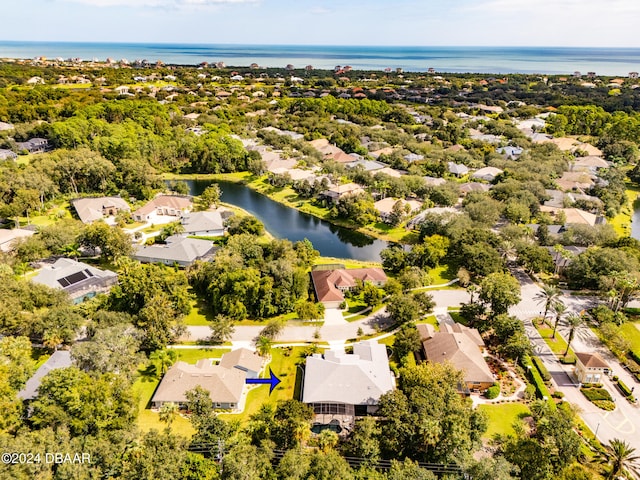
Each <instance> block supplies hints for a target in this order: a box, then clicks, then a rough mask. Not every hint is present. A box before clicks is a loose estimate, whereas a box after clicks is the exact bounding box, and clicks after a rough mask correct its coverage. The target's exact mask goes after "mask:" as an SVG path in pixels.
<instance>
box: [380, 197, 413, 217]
mask: <svg viewBox="0 0 640 480" xmlns="http://www.w3.org/2000/svg"><path fill="white" fill-rule="evenodd" d="M397 202H400V204H401V205H402V207H403V211H405V208H406V207H407V206H408V212H407V214H413V213H415V212H417V211H418V210H420V209H421V208H422V202H421V201H419V200H402V199H397V198H392V197H387V198H383V199H382V200H378V201H377V202H376V203H374V204H373V206H374V207H375V209H376V210H377V211H378V213H379V214H380V219H381V220H382V221H383V222H389V221H390V220H392V217H393V207H394V205H395V204H396V203H397Z"/></svg>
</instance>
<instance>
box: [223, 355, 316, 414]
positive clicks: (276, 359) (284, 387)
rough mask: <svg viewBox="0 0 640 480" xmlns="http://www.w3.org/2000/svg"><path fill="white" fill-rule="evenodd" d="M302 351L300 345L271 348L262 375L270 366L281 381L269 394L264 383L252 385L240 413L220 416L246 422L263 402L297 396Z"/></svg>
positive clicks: (275, 402) (300, 379)
mask: <svg viewBox="0 0 640 480" xmlns="http://www.w3.org/2000/svg"><path fill="white" fill-rule="evenodd" d="M304 351H305V348H302V347H291V348H272V349H271V362H270V363H269V365H268V367H267V372H266V373H263V374H262V377H264V378H266V377H268V375H269V368H271V369H272V370H273V373H274V374H275V375H276V376H277V377H278V378H279V379H280V380H281V383H280V384H279V385H278V386H277V387H276V388H275V390H274V391H273V392H272V393H271V395H269V387H268V386H266V385H258V386H255V387H252V388H251V390H250V391H249V394H248V395H247V400H246V404H245V408H244V410H243V411H242V413H239V414H232V413H223V414H221V415H220V418H222V419H224V420H232V419H239V420H240V421H242V422H246V421H247V420H248V419H249V417H250V416H251V415H253V414H254V413H256V412H257V411H258V410H259V409H260V406H261V405H262V404H264V403H270V404H272V405H275V404H277V403H278V401H280V400H289V399H292V398H297V397H296V394H297V393H299V391H300V388H301V383H300V382H301V381H302V377H301V370H300V368H298V367H297V364H298V363H303V362H304V360H303V356H302V354H303V352H304Z"/></svg>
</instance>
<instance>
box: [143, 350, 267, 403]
mask: <svg viewBox="0 0 640 480" xmlns="http://www.w3.org/2000/svg"><path fill="white" fill-rule="evenodd" d="M230 354H232V357H233V358H231V359H226V358H225V357H226V356H227V355H230ZM252 355H254V356H256V357H257V355H255V354H252ZM237 358H239V359H240V360H241V362H242V364H246V363H247V362H249V360H248V359H249V358H250V357H249V355H248V354H241V355H237V354H235V353H234V352H229V353H225V354H224V355H223V356H222V358H221V359H220V363H219V364H215V363H214V362H215V360H214V359H212V358H205V359H202V360H199V361H198V362H197V363H196V364H195V365H193V364H189V363H186V362H183V361H179V362H176V363H175V364H174V365H173V366H171V368H169V370H168V371H167V373H165V375H164V377H162V380H161V381H160V384H159V385H158V388H157V389H156V391H155V393H154V394H153V397H152V398H151V405H152V406H153V407H154V408H161V407H162V405H164V404H165V403H168V402H172V403H175V404H177V405H178V406H179V407H181V408H188V407H189V405H188V399H187V395H186V394H187V392H188V391H190V390H193V389H194V388H195V387H197V386H200V387H202V388H204V389H205V390H207V391H208V392H209V398H210V399H211V403H212V404H213V406H214V408H219V409H223V410H235V411H242V410H243V409H244V399H245V398H246V395H243V392H244V390H245V384H246V379H247V378H251V377H248V371H247V370H244V369H243V368H240V367H241V364H238V363H236V361H235V360H236V359H237ZM250 362H251V365H252V368H258V367H256V365H257V361H256V360H253V359H252V360H251V361H250ZM223 363H224V365H223ZM260 363H261V360H260ZM260 370H261V367H260V368H259V370H258V372H256V376H257V374H259V372H260ZM253 378H255V377H253Z"/></svg>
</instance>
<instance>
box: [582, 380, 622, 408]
mask: <svg viewBox="0 0 640 480" xmlns="http://www.w3.org/2000/svg"><path fill="white" fill-rule="evenodd" d="M580 391H581V392H582V394H583V395H584V396H585V397H587V399H588V400H589V401H590V402H591V403H593V404H594V405H595V406H596V407H598V408H601V409H602V410H607V411H611V410H614V409H615V408H616V404H615V403H614V402H613V398H612V397H611V394H610V393H609V392H608V391H607V390H606V389H605V388H602V387H600V386H591V385H585V386H583V387H582V388H581V389H580Z"/></svg>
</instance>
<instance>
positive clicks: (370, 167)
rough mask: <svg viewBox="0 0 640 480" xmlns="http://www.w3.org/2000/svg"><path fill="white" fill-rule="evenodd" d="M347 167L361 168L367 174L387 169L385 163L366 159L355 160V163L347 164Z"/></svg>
mask: <svg viewBox="0 0 640 480" xmlns="http://www.w3.org/2000/svg"><path fill="white" fill-rule="evenodd" d="M345 166H346V167H347V168H357V167H361V168H362V169H363V170H364V171H365V172H376V171H380V170H382V169H383V168H386V167H387V165H386V164H385V163H382V162H376V161H373V160H364V159H360V160H355V161H353V162H350V163H347V164H346V165H345Z"/></svg>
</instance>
